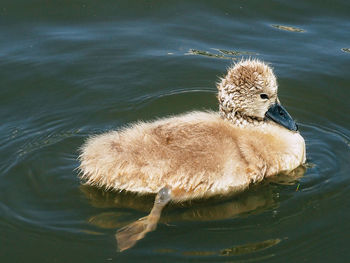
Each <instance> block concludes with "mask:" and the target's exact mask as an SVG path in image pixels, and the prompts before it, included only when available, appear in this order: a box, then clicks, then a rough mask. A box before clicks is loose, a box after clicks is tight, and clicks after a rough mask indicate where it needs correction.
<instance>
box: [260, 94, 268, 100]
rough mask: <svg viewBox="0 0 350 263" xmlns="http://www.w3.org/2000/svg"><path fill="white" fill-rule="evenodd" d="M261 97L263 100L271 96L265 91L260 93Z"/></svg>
mask: <svg viewBox="0 0 350 263" xmlns="http://www.w3.org/2000/svg"><path fill="white" fill-rule="evenodd" d="M260 98H262V99H263V100H268V99H269V96H267V94H265V93H262V94H260Z"/></svg>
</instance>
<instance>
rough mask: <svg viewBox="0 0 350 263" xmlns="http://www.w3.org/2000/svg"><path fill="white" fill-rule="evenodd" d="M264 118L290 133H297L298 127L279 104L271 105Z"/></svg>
mask: <svg viewBox="0 0 350 263" xmlns="http://www.w3.org/2000/svg"><path fill="white" fill-rule="evenodd" d="M266 117H267V118H269V119H271V120H272V121H274V122H276V123H277V124H279V125H281V126H283V127H285V128H287V129H288V130H291V131H298V125H297V124H296V123H295V121H294V120H293V118H292V117H291V116H290V115H289V113H288V112H287V110H286V109H285V108H284V107H283V106H282V105H280V104H278V103H276V104H273V105H272V106H271V107H270V108H269V110H268V111H267V112H266Z"/></svg>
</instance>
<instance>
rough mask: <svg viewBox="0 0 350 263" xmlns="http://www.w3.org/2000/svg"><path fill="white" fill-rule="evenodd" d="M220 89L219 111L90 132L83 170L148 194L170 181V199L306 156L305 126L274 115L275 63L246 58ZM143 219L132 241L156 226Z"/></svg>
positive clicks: (241, 182)
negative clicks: (285, 123)
mask: <svg viewBox="0 0 350 263" xmlns="http://www.w3.org/2000/svg"><path fill="white" fill-rule="evenodd" d="M218 91H219V92H218V99H219V102H220V111H219V113H216V112H190V113H187V114H183V115H180V116H175V117H170V118H165V119H160V120H157V121H154V122H149V123H146V122H139V123H136V124H134V125H131V126H130V127H128V128H124V129H121V130H119V131H111V132H109V133H106V134H102V135H98V136H94V137H91V138H89V139H88V141H87V142H86V143H85V144H84V146H83V147H82V149H81V155H80V161H81V165H80V170H81V177H82V178H83V179H84V180H85V181H86V183H88V184H91V185H97V186H101V187H106V188H113V189H116V190H126V191H132V192H137V193H140V194H147V193H160V191H161V189H166V191H165V192H162V193H163V196H165V197H166V198H165V199H166V200H167V201H168V200H170V199H171V200H173V201H184V200H188V199H193V198H201V197H209V196H213V195H217V194H229V193H235V192H239V191H242V190H244V189H246V188H247V187H248V186H249V185H250V184H251V183H256V182H259V181H261V180H263V178H264V177H268V176H273V175H276V174H278V173H280V172H288V171H291V170H293V169H295V168H296V167H298V166H299V165H301V164H302V163H304V162H305V143H304V140H303V138H302V137H301V136H300V134H299V133H298V132H296V131H291V130H288V129H286V128H285V127H282V126H281V125H279V124H277V123H275V122H274V121H272V120H268V119H267V118H266V113H267V112H268V110H269V109H270V108H271V107H272V106H273V105H275V104H279V100H278V98H277V82H276V78H275V76H274V74H273V71H272V69H271V68H270V67H268V66H267V65H266V64H264V63H263V62H260V61H257V60H244V61H241V62H239V63H237V64H236V65H234V66H233V67H231V68H230V69H229V70H228V73H227V75H226V76H225V77H224V78H222V79H221V81H220V83H218ZM164 193H165V195H164ZM159 195H160V194H158V196H157V197H159ZM161 197H162V196H161ZM168 197H169V198H168ZM165 199H164V200H165ZM167 201H166V202H167ZM165 204H166V203H165ZM163 206H164V203H162V206H161V207H163ZM155 207H156V204H155ZM160 211H161V209H160ZM158 218H159V217H158ZM157 220H158V219H157ZM157 220H156V221H157ZM140 222H142V221H140ZM140 222H139V223H138V225H137V228H138V229H143V230H139V231H136V232H139V233H141V232H142V233H143V234H142V235H141V234H140V236H139V238H137V237H135V236H133V237H131V236H130V235H131V234H129V232H130V228H128V229H124V232H123V233H122V234H119V237H121V236H122V237H123V238H122V239H124V241H125V240H128V241H127V242H126V241H125V242H126V243H127V244H128V245H126V247H127V248H128V247H130V246H132V245H133V244H134V243H135V242H136V241H137V240H138V239H140V238H142V237H143V236H144V235H145V233H147V232H148V231H146V232H145V230H144V228H143V227H146V226H147V225H148V226H150V225H153V226H154V222H153V223H152V224H150V223H149V222H147V223H145V224H144V225H143V226H141V228H140V224H143V223H140ZM146 228H147V227H146ZM135 229H136V228H134V230H135ZM150 229H151V228H150ZM152 229H154V227H153V228H152ZM152 229H151V230H152ZM128 231H129V232H128ZM149 231H150V230H149ZM134 234H135V233H133V234H132V235H134ZM125 236H127V237H125ZM131 239H132V240H133V241H132V242H130V240H131ZM135 240H136V241H135ZM119 242H123V241H120V240H119ZM130 244H131V245H130Z"/></svg>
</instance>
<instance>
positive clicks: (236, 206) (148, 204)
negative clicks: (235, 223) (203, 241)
mask: <svg viewBox="0 0 350 263" xmlns="http://www.w3.org/2000/svg"><path fill="white" fill-rule="evenodd" d="M305 170H306V168H305V167H303V166H301V167H299V168H297V169H295V170H294V171H292V172H291V173H289V174H281V175H278V176H274V177H271V178H267V179H266V180H264V182H263V183H260V184H258V185H254V186H252V187H251V188H250V189H249V190H248V191H245V192H243V193H241V194H239V195H235V196H230V197H227V196H216V197H214V198H210V199H205V200H192V201H188V202H185V203H178V204H176V203H170V204H168V205H167V207H166V208H165V210H164V214H163V215H162V216H161V218H160V220H159V222H160V223H171V222H179V221H210V220H223V219H229V218H234V217H237V216H242V215H246V214H250V215H251V214H258V213H261V212H263V211H266V210H271V209H274V208H276V207H278V204H279V202H278V189H279V185H294V184H296V182H297V181H298V179H300V178H301V177H302V176H303V175H304V173H305ZM80 189H81V191H82V192H83V193H84V194H85V196H86V197H87V199H88V200H89V201H90V203H91V205H92V206H94V207H97V208H118V209H115V211H113V212H110V211H109V212H102V213H100V214H97V215H94V216H91V217H90V218H89V219H88V222H89V223H90V224H93V225H95V226H98V227H101V228H110V229H120V228H122V227H125V226H127V225H129V224H130V223H132V222H134V221H135V218H139V214H138V215H136V216H135V210H136V211H138V213H140V214H141V213H145V214H146V213H149V211H150V210H151V209H152V207H153V202H154V195H146V196H140V195H137V194H134V193H129V192H116V191H106V190H103V189H101V188H97V187H93V186H89V185H81V188H80ZM135 222H137V221H135ZM143 236H144V235H143ZM143 236H142V237H141V238H143ZM141 238H139V239H141ZM136 241H137V240H136ZM136 241H135V242H133V243H132V245H134V243H136ZM132 245H131V246H132ZM131 246H130V247H131ZM128 248H129V247H128ZM126 249H127V248H126Z"/></svg>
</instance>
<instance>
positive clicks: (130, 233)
mask: <svg viewBox="0 0 350 263" xmlns="http://www.w3.org/2000/svg"><path fill="white" fill-rule="evenodd" d="M170 200H171V191H170V189H168V188H167V187H163V188H162V189H160V191H159V192H158V194H157V196H156V198H155V201H154V205H153V208H152V210H151V212H150V214H149V215H148V216H145V217H142V218H140V219H139V220H137V221H135V222H133V223H131V224H129V225H127V226H125V227H123V228H121V229H119V230H118V231H117V233H116V239H117V244H118V250H119V251H120V252H121V251H124V250H126V249H129V248H131V247H133V246H134V245H135V244H136V242H137V241H138V240H140V239H142V238H144V237H145V235H146V234H147V233H148V232H151V231H153V230H155V229H156V228H157V223H158V221H159V218H160V215H161V212H162V210H163V208H164V207H165V206H166V204H167V203H169V201H170Z"/></svg>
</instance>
